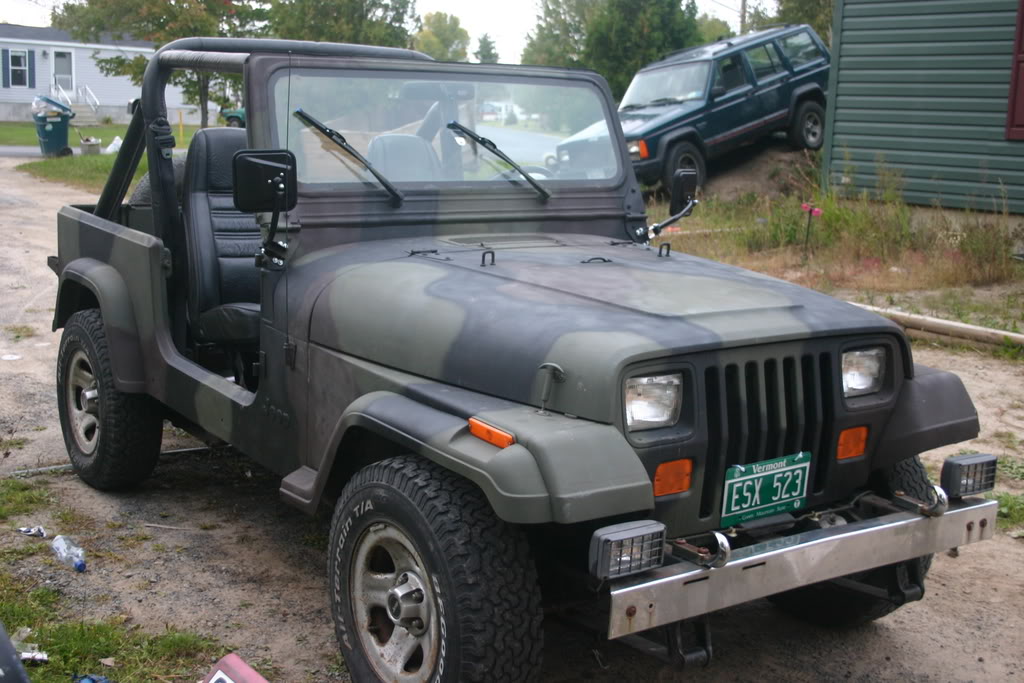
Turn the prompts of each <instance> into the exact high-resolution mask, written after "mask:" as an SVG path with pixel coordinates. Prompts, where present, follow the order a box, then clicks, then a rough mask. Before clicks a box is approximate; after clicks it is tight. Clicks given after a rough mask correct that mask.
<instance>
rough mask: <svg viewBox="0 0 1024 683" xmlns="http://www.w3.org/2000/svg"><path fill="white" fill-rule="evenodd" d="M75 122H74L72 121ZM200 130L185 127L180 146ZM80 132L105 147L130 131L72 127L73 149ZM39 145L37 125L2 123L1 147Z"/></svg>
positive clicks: (124, 125) (117, 126) (110, 127)
mask: <svg viewBox="0 0 1024 683" xmlns="http://www.w3.org/2000/svg"><path fill="white" fill-rule="evenodd" d="M72 122H73V121H72ZM171 127H172V128H173V130H174V135H175V137H177V136H178V126H177V124H174V125H172V126H171ZM198 129H199V126H185V138H186V139H185V140H184V141H182V140H177V143H178V146H179V147H180V146H186V147H187V146H188V142H189V141H190V140H191V139H192V134H193V133H195V132H196V130H198ZM75 130H78V131H80V132H81V133H82V136H83V137H91V138H97V139H99V140H102V141H103V145H104V146H106V145H109V144H110V143H111V142H113V141H114V138H115V137H117V136H121V139H122V140H123V139H124V134H125V132H126V131H127V130H128V124H127V123H121V124H110V125H106V126H104V125H101V126H81V127H79V126H72V127H71V130H69V131H68V144H69V145H71V146H72V147H77V146H78V141H79V139H78V133H76V132H75ZM38 144H39V139H38V138H37V137H36V124H35V123H33V122H31V121H26V122H21V121H4V122H0V145H23V146H28V147H36V146H37V145H38Z"/></svg>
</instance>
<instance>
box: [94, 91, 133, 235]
mask: <svg viewBox="0 0 1024 683" xmlns="http://www.w3.org/2000/svg"><path fill="white" fill-rule="evenodd" d="M144 128H145V122H144V121H143V119H142V108H141V107H135V111H134V112H132V118H131V121H130V122H129V124H128V130H127V131H126V132H125V134H124V140H123V141H122V142H121V149H120V150H119V151H118V152H117V158H116V159H114V166H113V168H111V169H110V175H109V176H107V182H106V184H105V185H104V186H103V193H102V194H100V198H99V200H98V201H97V202H96V208H95V209H94V210H93V214H94V215H96V216H99V217H100V218H104V219H106V220H108V221H112V220H114V218H115V217H116V214H117V209H118V208H119V207H120V206H121V202H123V201H124V196H125V195H126V194H127V193H128V188H129V187H131V184H132V178H134V177H135V169H137V168H138V167H139V161H140V160H141V159H142V152H143V151H144V150H145V148H146V136H145V134H144V133H145V131H144Z"/></svg>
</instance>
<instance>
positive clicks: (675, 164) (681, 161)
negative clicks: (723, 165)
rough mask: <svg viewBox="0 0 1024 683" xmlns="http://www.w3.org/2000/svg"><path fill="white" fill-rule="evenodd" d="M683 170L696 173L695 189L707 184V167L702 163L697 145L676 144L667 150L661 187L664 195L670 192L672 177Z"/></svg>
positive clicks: (688, 143) (701, 155) (702, 157)
mask: <svg viewBox="0 0 1024 683" xmlns="http://www.w3.org/2000/svg"><path fill="white" fill-rule="evenodd" d="M683 168H689V169H693V170H694V171H696V172H697V187H698V188H701V187H704V183H705V182H707V177H708V176H707V167H706V164H705V162H704V155H703V154H701V151H700V149H698V148H697V145H695V144H693V143H692V142H677V143H676V144H675V145H673V147H672V149H670V150H669V153H668V159H667V161H666V163H665V177H664V178H662V187H663V188H664V190H665V192H666V193H670V192H672V177H673V176H674V175H675V173H676V171H678V170H679V169H683Z"/></svg>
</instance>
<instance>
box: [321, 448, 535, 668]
mask: <svg viewBox="0 0 1024 683" xmlns="http://www.w3.org/2000/svg"><path fill="white" fill-rule="evenodd" d="M328 580H329V585H330V598H331V611H332V614H333V616H334V624H335V632H336V634H337V638H338V644H339V645H340V646H341V651H342V655H343V656H344V657H345V662H346V664H347V666H348V669H349V671H350V672H351V674H352V679H353V680H356V681H378V680H380V681H391V680H399V678H401V680H408V681H431V682H433V681H497V682H502V681H508V682H511V681H524V680H532V679H536V678H537V677H538V676H539V674H540V665H541V650H542V647H543V632H542V630H541V609H540V591H539V588H538V583H537V572H536V569H535V567H534V564H533V560H532V559H531V557H530V548H529V544H528V543H527V541H526V537H525V535H524V534H523V533H522V531H521V530H519V529H518V528H516V527H513V526H510V525H508V524H506V523H505V522H503V521H501V520H500V519H498V517H497V516H496V515H495V514H494V512H493V511H492V510H491V507H490V505H489V504H488V502H487V499H486V498H485V497H484V496H483V494H482V493H481V492H480V490H479V489H477V488H476V487H475V486H473V485H472V484H471V483H470V482H468V481H466V480H465V479H462V478H460V477H457V476H455V475H454V474H452V473H451V472H448V471H446V470H444V469H442V468H441V467H438V466H437V465H435V464H433V463H430V462H427V461H424V460H421V459H419V458H416V457H412V456H400V457H396V458H390V459H388V460H384V461H381V462H378V463H375V464H373V465H370V466H368V467H366V468H364V469H362V470H360V471H359V472H358V473H357V474H356V475H355V476H354V477H353V478H352V480H351V481H349V483H348V484H347V485H346V486H345V489H344V491H343V492H342V494H341V498H340V499H339V500H338V503H337V505H336V507H335V511H334V518H333V520H332V523H331V541H330V549H329V555H328ZM396 653H397V654H396ZM389 655H391V656H389Z"/></svg>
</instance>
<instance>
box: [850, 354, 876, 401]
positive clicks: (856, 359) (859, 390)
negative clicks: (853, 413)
mask: <svg viewBox="0 0 1024 683" xmlns="http://www.w3.org/2000/svg"><path fill="white" fill-rule="evenodd" d="M884 378H885V349H884V348H882V347H878V348H873V349H858V350H857V351H847V352H846V353H844V354H843V396H845V397H846V398H852V397H853V396H864V395H866V394H874V393H876V392H877V391H878V390H879V389H881V388H882V380H883V379H884Z"/></svg>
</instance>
